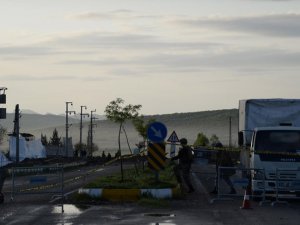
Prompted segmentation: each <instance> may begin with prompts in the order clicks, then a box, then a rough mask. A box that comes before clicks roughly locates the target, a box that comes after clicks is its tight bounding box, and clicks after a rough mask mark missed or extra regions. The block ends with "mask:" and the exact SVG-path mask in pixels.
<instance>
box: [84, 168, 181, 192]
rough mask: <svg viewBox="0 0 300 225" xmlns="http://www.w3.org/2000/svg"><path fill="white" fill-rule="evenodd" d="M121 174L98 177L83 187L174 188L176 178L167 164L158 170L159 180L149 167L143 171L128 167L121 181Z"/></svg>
mask: <svg viewBox="0 0 300 225" xmlns="http://www.w3.org/2000/svg"><path fill="white" fill-rule="evenodd" d="M121 180H122V179H121V174H120V173H118V174H114V175H111V176H106V177H99V178H98V179H96V180H94V181H93V182H91V183H89V184H87V185H86V186H85V187H84V188H110V189H132V188H136V189H141V188H156V189H158V188H174V187H176V185H177V180H176V178H175V176H174V173H173V169H172V167H171V166H168V167H167V168H165V169H164V170H162V171H160V172H159V181H157V180H156V178H155V174H154V172H153V171H152V170H150V169H148V168H147V169H145V170H144V171H142V170H139V171H138V173H137V172H136V170H135V169H128V170H125V171H124V180H123V182H121Z"/></svg>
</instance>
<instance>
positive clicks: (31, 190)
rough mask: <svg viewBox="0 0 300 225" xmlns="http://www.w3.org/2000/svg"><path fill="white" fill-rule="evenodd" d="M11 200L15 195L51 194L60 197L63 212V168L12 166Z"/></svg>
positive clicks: (58, 166)
mask: <svg viewBox="0 0 300 225" xmlns="http://www.w3.org/2000/svg"><path fill="white" fill-rule="evenodd" d="M11 175H12V191H11V200H12V201H13V200H14V198H15V196H16V195H32V194H53V196H52V198H54V197H60V198H61V200H62V202H61V205H62V212H64V206H63V205H64V202H63V201H64V168H63V166H61V165H57V166H38V167H37V166H34V167H12V168H11Z"/></svg>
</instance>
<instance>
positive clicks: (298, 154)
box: [249, 126, 300, 192]
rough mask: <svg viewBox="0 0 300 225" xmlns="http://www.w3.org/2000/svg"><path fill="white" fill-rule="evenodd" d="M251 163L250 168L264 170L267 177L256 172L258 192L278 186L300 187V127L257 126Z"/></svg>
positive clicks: (253, 179)
mask: <svg viewBox="0 0 300 225" xmlns="http://www.w3.org/2000/svg"><path fill="white" fill-rule="evenodd" d="M249 163H250V164H249V167H250V168H256V169H263V170H264V175H263V176H264V177H262V176H261V175H258V174H255V173H254V174H252V189H253V190H254V191H259V190H263V189H265V191H266V192H274V190H275V187H276V185H279V186H282V187H286V190H299V189H300V186H299V182H295V181H299V180H300V171H299V170H300V127H288V126H279V127H260V128H256V129H255V130H254V132H253V135H252V141H251V146H250V157H249ZM264 181H265V185H264ZM276 182H277V183H276Z"/></svg>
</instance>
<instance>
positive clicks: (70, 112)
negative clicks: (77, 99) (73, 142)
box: [65, 102, 76, 157]
mask: <svg viewBox="0 0 300 225" xmlns="http://www.w3.org/2000/svg"><path fill="white" fill-rule="evenodd" d="M69 104H70V105H73V102H66V143H65V149H66V157H68V152H69V136H68V131H69V128H70V126H71V125H69V118H68V116H69V115H71V114H72V113H73V114H76V112H75V111H69V108H68V106H69Z"/></svg>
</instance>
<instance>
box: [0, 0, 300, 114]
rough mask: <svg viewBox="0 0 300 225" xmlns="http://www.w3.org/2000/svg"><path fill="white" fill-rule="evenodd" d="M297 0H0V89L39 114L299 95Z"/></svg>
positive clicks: (203, 105) (231, 104)
mask: <svg viewBox="0 0 300 225" xmlns="http://www.w3.org/2000/svg"><path fill="white" fill-rule="evenodd" d="M299 37H300V1H298V0H222V1H221V0H184V1H182V0H151V1H149V0H51V1H49V0H47V1H46V0H26V1H24V0H0V87H6V88H7V91H6V95H7V96H6V97H7V104H6V105H1V107H6V108H7V111H8V112H12V111H13V110H14V107H15V105H16V104H19V105H20V109H21V111H22V109H30V110H33V111H35V112H38V113H41V114H46V113H53V114H62V113H65V110H66V102H73V106H69V110H74V111H76V112H77V113H79V112H80V106H87V110H86V111H87V112H89V111H90V110H94V109H96V110H97V114H104V110H105V107H106V106H107V105H108V104H109V102H110V101H112V100H115V99H116V98H122V99H123V100H124V101H125V104H141V105H142V109H141V111H140V113H141V114H144V115H153V114H168V113H180V112H197V111H206V110H218V109H231V108H238V101H239V100H240V99H248V98H300V90H299V85H300V75H299V73H298V71H299V68H300V63H299V62H300V38H299Z"/></svg>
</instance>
